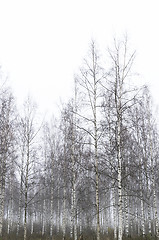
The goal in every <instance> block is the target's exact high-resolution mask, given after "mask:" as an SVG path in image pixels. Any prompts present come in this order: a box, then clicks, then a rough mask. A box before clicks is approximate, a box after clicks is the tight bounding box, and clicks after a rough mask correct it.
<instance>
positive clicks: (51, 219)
mask: <svg viewBox="0 0 159 240" xmlns="http://www.w3.org/2000/svg"><path fill="white" fill-rule="evenodd" d="M53 181H54V177H53V162H52V167H51V204H50V208H51V215H50V237H51V239H52V236H53V193H54V192H53Z"/></svg>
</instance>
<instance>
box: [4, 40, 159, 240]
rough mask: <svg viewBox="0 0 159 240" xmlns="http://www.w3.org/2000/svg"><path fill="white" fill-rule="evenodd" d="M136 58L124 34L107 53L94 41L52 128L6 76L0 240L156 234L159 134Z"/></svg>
mask: <svg viewBox="0 0 159 240" xmlns="http://www.w3.org/2000/svg"><path fill="white" fill-rule="evenodd" d="M105 56H107V61H105ZM134 60H135V52H131V51H130V47H129V45H128V42H127V38H124V39H123V40H121V41H117V40H114V44H113V47H112V48H109V49H108V50H107V52H102V54H101V53H100V52H99V50H98V49H97V44H96V43H95V41H91V43H90V47H89V51H88V55H87V56H86V58H85V59H84V60H83V64H82V66H81V67H80V68H79V71H78V72H77V74H76V75H75V77H74V91H73V93H72V98H71V99H70V100H69V101H68V102H67V103H64V104H63V105H62V106H61V113H60V117H59V118H56V117H52V118H51V119H50V121H47V122H45V120H43V121H41V120H39V119H41V117H39V114H38V109H37V106H36V104H35V103H34V101H33V100H32V98H31V97H28V98H27V99H26V101H25V103H24V106H23V109H21V110H17V107H16V103H15V97H14V96H13V94H12V90H11V89H10V88H9V87H8V86H7V84H6V83H4V84H3V82H2V80H1V88H0V239H3V240H5V239H11V240H18V239H24V240H27V239H39V240H40V239H41V240H42V239H44V240H45V239H51V240H52V239H54V240H56V239H61V240H65V239H73V240H77V239H81V240H82V239H85V240H89V239H90V240H95V239H97V240H102V239H118V240H122V239H123V238H124V239H127V238H136V239H137V238H141V239H142V238H143V239H144V238H146V239H152V238H159V226H158V221H159V218H158V217H159V216H158V200H159V192H158V187H159V175H158V172H159V169H158V166H159V136H158V130H157V124H156V120H155V116H154V114H153V108H154V106H153V105H152V99H151V94H150V92H149V89H148V87H146V86H140V84H139V82H140V77H139V76H138V75H136V74H133V63H134ZM136 80H137V81H136Z"/></svg>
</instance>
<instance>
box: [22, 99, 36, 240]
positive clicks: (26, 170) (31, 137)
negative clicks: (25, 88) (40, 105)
mask: <svg viewBox="0 0 159 240" xmlns="http://www.w3.org/2000/svg"><path fill="white" fill-rule="evenodd" d="M35 115H36V106H35V104H33V102H32V101H31V99H30V98H28V99H27V100H26V102H25V103H24V113H23V115H22V116H21V117H20V123H19V124H20V128H19V131H20V139H19V140H20V144H21V146H22V152H21V153H20V156H21V164H22V165H21V167H22V169H21V174H22V175H23V183H24V186H23V192H24V240H26V238H27V214H28V204H29V203H30V202H31V200H32V197H31V199H30V198H29V193H30V191H31V189H33V187H34V186H35V185H34V184H35V182H34V179H35V176H33V173H34V171H33V170H34V166H35V162H37V161H36V160H37V159H36V154H37V153H36V147H35V146H36V144H35V138H36V136H37V133H38V131H39V130H36V128H35ZM22 171H23V172H22ZM21 187H22V186H21ZM20 191H21V190H20Z"/></svg>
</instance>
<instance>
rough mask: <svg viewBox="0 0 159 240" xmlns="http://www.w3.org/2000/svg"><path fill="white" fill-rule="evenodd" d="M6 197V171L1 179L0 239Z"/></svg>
mask: <svg viewBox="0 0 159 240" xmlns="http://www.w3.org/2000/svg"><path fill="white" fill-rule="evenodd" d="M4 196H5V169H3V176H1V178H0V237H1V236H2V227H3V215H4Z"/></svg>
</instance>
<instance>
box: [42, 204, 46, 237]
mask: <svg viewBox="0 0 159 240" xmlns="http://www.w3.org/2000/svg"><path fill="white" fill-rule="evenodd" d="M45 211H46V201H45V199H44V203H43V214H42V236H43V235H44V234H45Z"/></svg>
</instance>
